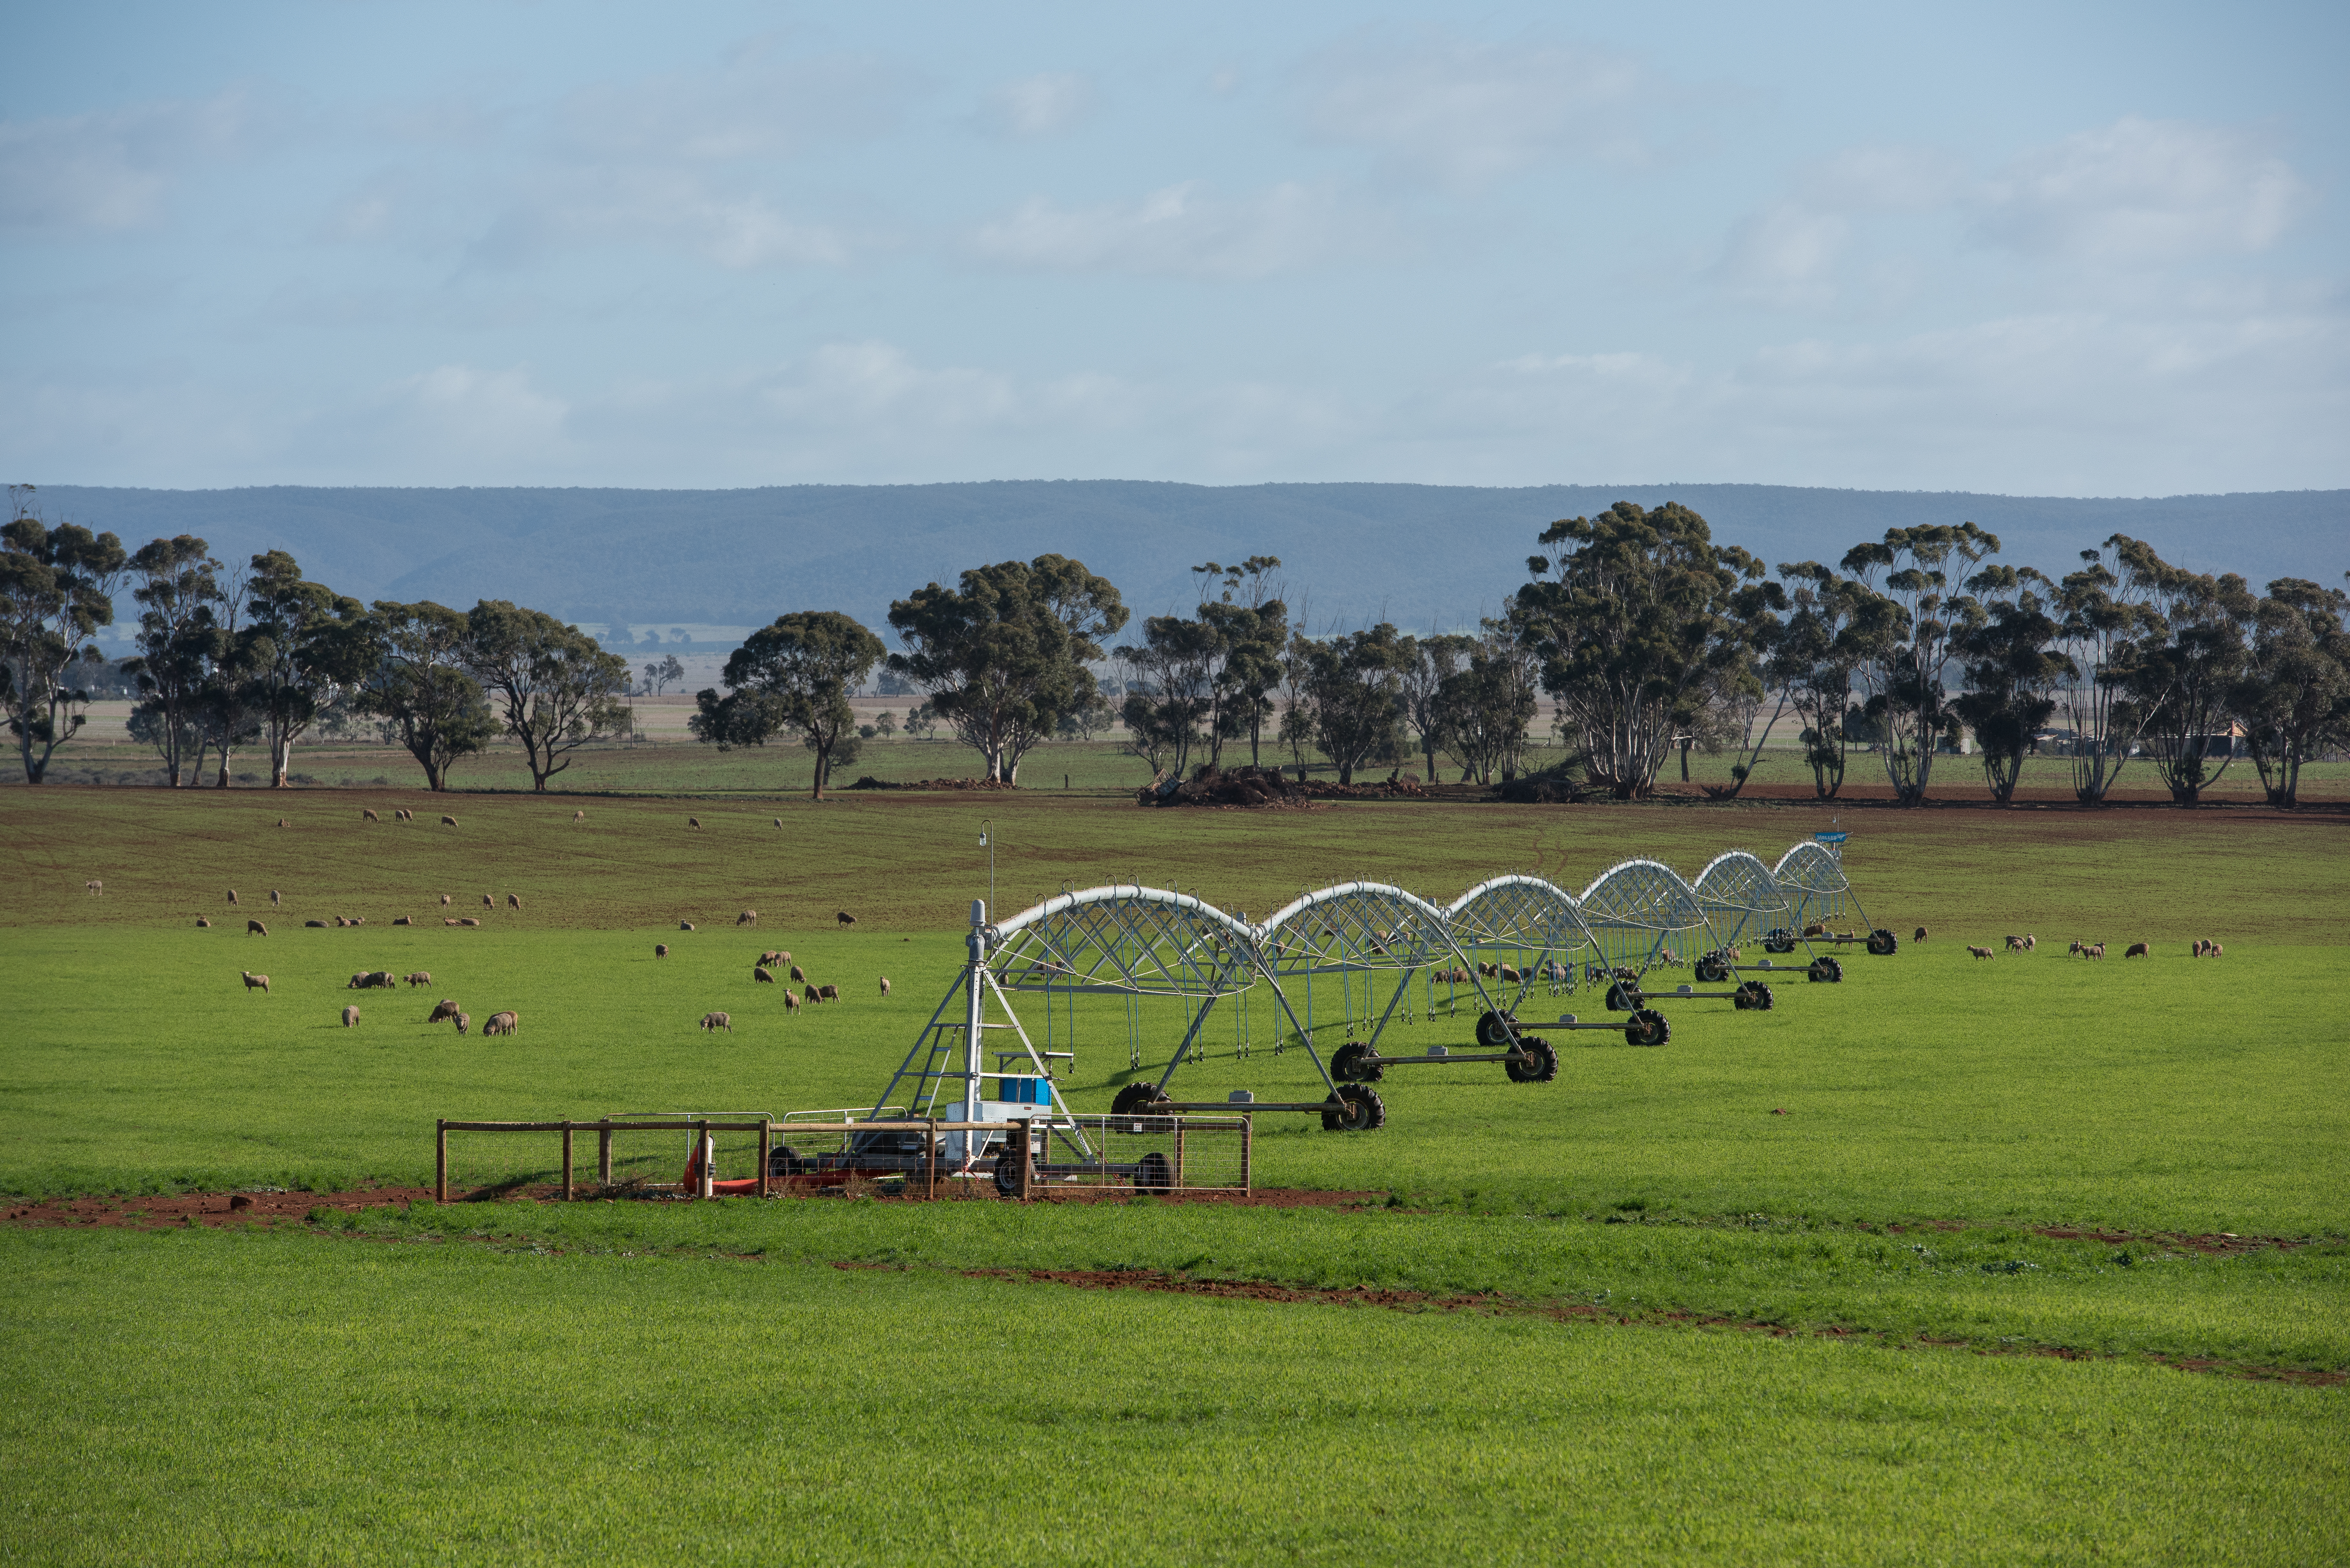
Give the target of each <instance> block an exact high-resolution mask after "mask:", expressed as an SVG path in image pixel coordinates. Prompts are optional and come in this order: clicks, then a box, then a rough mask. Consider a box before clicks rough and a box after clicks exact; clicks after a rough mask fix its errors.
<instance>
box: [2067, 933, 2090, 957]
mask: <svg viewBox="0 0 2350 1568" xmlns="http://www.w3.org/2000/svg"><path fill="white" fill-rule="evenodd" d="M2086 951H2088V949H2087V948H2085V947H2084V946H2082V945H2081V939H2080V938H2078V937H2075V938H2074V939H2073V945H2072V947H2071V948H2070V949H2069V950H2067V956H2068V957H2073V958H2078V957H2079V956H2080V955H2081V954H2083V953H2085V952H2086Z"/></svg>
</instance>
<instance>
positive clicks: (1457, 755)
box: [1423, 610, 1542, 784]
mask: <svg viewBox="0 0 2350 1568" xmlns="http://www.w3.org/2000/svg"><path fill="white" fill-rule="evenodd" d="M1479 627H1480V635H1479V636H1477V637H1475V638H1473V639H1462V641H1463V642H1465V643H1466V645H1467V646H1466V647H1465V648H1464V649H1462V650H1461V658H1460V660H1459V662H1458V664H1457V665H1456V666H1455V668H1454V669H1453V670H1452V671H1451V673H1450V674H1448V675H1447V676H1445V678H1444V680H1443V681H1442V683H1441V685H1440V687H1439V689H1438V692H1437V700H1436V701H1437V708H1438V711H1440V713H1441V714H1442V718H1441V720H1440V724H1439V732H1440V735H1441V736H1442V739H1443V745H1444V749H1445V751H1446V753H1448V754H1449V755H1450V756H1451V758H1452V760H1453V761H1454V762H1456V763H1460V764H1461V777H1462V779H1463V781H1464V782H1465V781H1467V780H1470V779H1474V780H1475V781H1476V782H1477V783H1479V784H1492V783H1493V780H1494V774H1500V775H1501V777H1502V780H1503V782H1504V783H1506V782H1508V781H1509V780H1511V779H1513V778H1515V777H1517V776H1518V766H1519V762H1520V759H1521V758H1522V757H1523V754H1524V753H1525V746H1526V729H1527V726H1528V725H1530V724H1531V723H1533V722H1534V710H1535V709H1536V708H1537V707H1538V706H1540V700H1539V696H1538V688H1539V685H1540V683H1541V679H1542V670H1541V665H1540V662H1539V661H1538V660H1537V659H1536V658H1535V656H1534V650H1533V649H1530V648H1528V647H1527V646H1526V644H1525V643H1524V642H1523V641H1522V640H1521V639H1519V637H1518V635H1517V628H1516V627H1515V626H1514V625H1513V623H1512V621H1511V619H1510V618H1509V615H1508V613H1507V612H1506V610H1505V612H1504V614H1503V616H1502V618H1499V619H1488V620H1484V621H1482V622H1480V623H1479ZM1423 733H1424V732H1423ZM1430 777H1431V779H1432V778H1433V777H1434V775H1433V774H1430Z"/></svg>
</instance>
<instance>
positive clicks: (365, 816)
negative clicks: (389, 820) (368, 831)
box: [359, 806, 383, 822]
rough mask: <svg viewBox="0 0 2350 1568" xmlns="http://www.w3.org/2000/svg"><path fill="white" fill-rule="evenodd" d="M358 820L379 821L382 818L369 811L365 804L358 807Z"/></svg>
mask: <svg viewBox="0 0 2350 1568" xmlns="http://www.w3.org/2000/svg"><path fill="white" fill-rule="evenodd" d="M359 820H360V821H362V822H381V821H382V820H383V818H381V817H380V816H378V815H376V814H375V813H374V812H372V811H369V809H368V808H367V807H366V806H361V807H359Z"/></svg>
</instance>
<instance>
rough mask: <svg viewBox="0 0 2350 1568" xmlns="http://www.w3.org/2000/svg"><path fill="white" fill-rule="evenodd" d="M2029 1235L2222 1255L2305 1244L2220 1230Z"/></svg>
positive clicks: (2286, 1249)
mask: <svg viewBox="0 0 2350 1568" xmlns="http://www.w3.org/2000/svg"><path fill="white" fill-rule="evenodd" d="M2033 1235H2035V1236H2045V1237H2048V1238H2049V1239H2050V1240H2051V1241H2102V1242H2104V1243H2105V1244H2106V1246H2108V1247H2118V1246H2121V1245H2123V1244H2124V1243H2125V1242H2130V1241H2135V1242H2137V1243H2138V1244H2139V1245H2141V1246H2148V1247H2192V1248H2193V1249H2194V1250H2195V1251H2199V1252H2216V1253H2220V1254H2222V1255H2226V1254H2231V1253H2236V1252H2263V1251H2270V1250H2272V1249H2273V1250H2274V1251H2280V1252H2290V1251H2293V1250H2294V1249H2295V1248H2297V1247H2305V1246H2307V1245H2309V1243H2308V1242H2307V1241H2293V1240H2292V1239H2290V1238H2288V1237H2284V1236H2239V1235H2236V1234H2235V1233H2234V1232H2233V1231H2220V1232H2219V1233H2218V1234H2216V1235H2210V1236H2189V1235H2184V1234H2181V1233H2180V1232H2178V1231H2071V1230H2063V1229H2055V1230H2035V1231H2033Z"/></svg>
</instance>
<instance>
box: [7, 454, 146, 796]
mask: <svg viewBox="0 0 2350 1568" xmlns="http://www.w3.org/2000/svg"><path fill="white" fill-rule="evenodd" d="M8 501H9V511H10V512H11V513H12V514H13V515H12V517H11V518H10V521H9V522H8V524H6V526H5V527H4V528H0V701H5V703H6V706H7V715H8V732H9V733H10V734H11V735H13V736H14V737H15V738H16V755H17V758H18V760H19V761H20V762H21V763H22V764H23V766H24V769H25V782H26V784H39V783H40V782H41V781H42V779H44V778H46V777H47V775H48V770H49V760H50V759H51V758H52V757H54V756H55V755H56V754H57V748H58V747H59V746H61V745H63V744H65V743H66V742H68V741H70V740H72V739H73V737H74V736H75V735H76V734H77V733H78V732H80V730H81V727H82V725H83V724H84V723H86V722H88V717H89V693H88V691H87V690H86V689H85V688H84V687H83V686H82V685H81V684H80V682H79V680H78V671H77V669H76V667H77V666H91V665H98V664H102V663H103V662H104V656H102V655H101V654H100V653H99V651H98V641H97V639H98V630H99V628H100V627H103V626H109V625H111V624H113V621H114V592H115V588H116V587H117V586H118V585H119V584H120V582H121V578H122V573H123V570H124V568H125V567H126V566H128V564H129V556H126V555H125V554H124V552H123V548H122V541H121V540H120V539H118V538H116V537H115V536H114V535H111V534H93V533H91V532H90V531H89V530H88V529H87V528H84V527H82V526H81V525H79V524H74V523H60V524H57V526H56V527H54V528H52V527H50V526H48V525H47V524H45V523H43V522H42V521H41V520H40V518H39V517H37V516H36V515H35V514H33V511H32V504H33V487H32V486H31V485H29V484H19V485H11V486H10V487H9V490H8Z"/></svg>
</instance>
